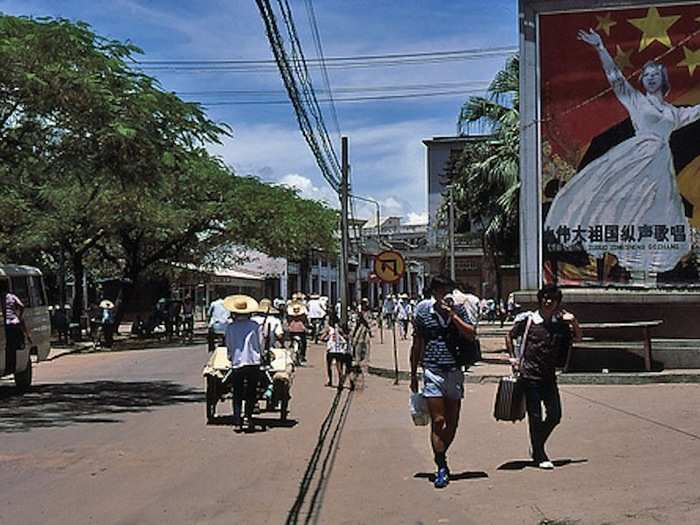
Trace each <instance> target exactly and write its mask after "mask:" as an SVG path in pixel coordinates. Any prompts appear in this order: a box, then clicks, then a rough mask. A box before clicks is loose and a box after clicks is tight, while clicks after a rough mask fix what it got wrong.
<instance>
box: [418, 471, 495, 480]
mask: <svg viewBox="0 0 700 525" xmlns="http://www.w3.org/2000/svg"><path fill="white" fill-rule="evenodd" d="M413 477H414V478H415V479H427V480H430V482H431V483H432V482H433V481H435V473H434V472H417V473H416V474H414V475H413ZM488 477H489V475H488V474H487V473H486V472H484V471H482V470H477V471H469V470H467V471H464V472H454V473H453V472H451V473H450V481H460V480H465V479H482V478H488Z"/></svg>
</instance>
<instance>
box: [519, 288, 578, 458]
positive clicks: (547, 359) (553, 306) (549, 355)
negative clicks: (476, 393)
mask: <svg viewBox="0 0 700 525" xmlns="http://www.w3.org/2000/svg"><path fill="white" fill-rule="evenodd" d="M537 302H538V308H537V310H535V311H531V312H524V313H522V314H520V315H519V316H518V317H517V318H516V319H515V323H514V325H513V328H511V330H510V332H509V333H508V334H507V335H506V348H507V349H508V352H509V353H510V355H511V356H512V359H511V362H512V364H513V368H514V370H517V371H519V374H520V377H519V379H518V383H519V384H520V385H522V388H523V392H524V394H525V406H526V408H527V417H528V425H529V430H530V446H531V449H530V454H531V457H532V460H533V461H534V463H535V464H536V465H538V466H539V467H540V468H541V469H546V470H550V469H553V468H554V464H553V463H552V462H551V461H550V459H549V457H548V456H547V452H546V451H545V444H546V443H547V439H549V436H550V435H551V434H552V431H553V430H554V428H555V427H556V426H557V425H558V424H559V422H560V421H561V398H560V396H559V388H558V387H557V376H556V373H555V372H556V368H557V367H558V366H562V365H563V363H564V362H565V360H566V355H567V352H568V351H569V347H570V346H571V343H572V341H578V340H580V339H581V327H580V326H579V323H578V321H577V320H576V317H575V316H574V315H573V314H571V313H569V312H567V311H566V310H564V309H563V308H562V307H561V302H562V293H561V290H560V289H559V288H558V287H557V286H555V285H551V284H550V285H546V286H544V287H542V288H541V289H540V290H539V292H537ZM516 338H521V344H520V349H519V352H518V354H519V355H516V351H515V345H514V340H515V339H516ZM542 405H544V409H545V411H546V417H543V415H542Z"/></svg>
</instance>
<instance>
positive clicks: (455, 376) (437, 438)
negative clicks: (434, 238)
mask: <svg viewBox="0 0 700 525" xmlns="http://www.w3.org/2000/svg"><path fill="white" fill-rule="evenodd" d="M454 288H455V286H454V283H453V282H452V280H451V279H449V278H447V277H444V276H437V277H434V278H433V279H432V281H431V283H430V293H431V295H432V297H431V298H430V299H426V300H424V301H421V302H420V303H418V305H417V306H416V310H415V314H414V327H415V331H414V335H413V346H412V347H411V391H413V392H417V391H418V376H417V372H418V365H419V364H420V365H421V366H422V368H423V383H424V384H423V396H424V397H425V398H426V399H427V401H428V408H429V410H430V418H431V421H432V425H431V437H430V441H431V444H432V447H433V453H434V454H435V464H436V465H437V473H436V474H435V482H434V483H435V488H443V487H445V486H447V484H448V483H449V469H448V467H447V457H446V454H447V449H448V448H449V447H450V444H451V443H452V441H453V440H454V437H455V434H456V432H457V424H458V421H459V410H460V408H461V404H462V397H463V396H464V373H463V372H462V370H461V367H459V366H458V364H457V360H456V357H455V355H454V349H453V348H450V347H449V346H448V339H449V337H448V332H449V331H450V330H456V332H457V334H458V335H459V336H461V337H464V338H468V337H473V336H474V335H475V329H474V325H475V320H474V319H471V318H470V316H469V314H468V313H467V310H466V309H465V308H464V306H462V305H455V304H454V301H453V300H452V299H451V297H450V296H449V295H448V294H449V293H450V291H452V290H453V289H454Z"/></svg>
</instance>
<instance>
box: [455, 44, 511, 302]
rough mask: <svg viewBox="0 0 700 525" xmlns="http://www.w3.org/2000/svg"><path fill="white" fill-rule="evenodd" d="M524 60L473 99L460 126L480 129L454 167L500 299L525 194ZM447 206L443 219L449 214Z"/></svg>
mask: <svg viewBox="0 0 700 525" xmlns="http://www.w3.org/2000/svg"><path fill="white" fill-rule="evenodd" d="M518 70H519V61H518V57H517V56H514V57H512V58H511V59H509V60H508V62H507V63H506V65H505V68H504V69H503V70H501V71H499V72H498V73H497V74H496V76H495V78H494V79H493V81H492V82H491V84H490V86H489V89H488V94H487V96H486V97H470V98H469V100H467V102H466V103H465V104H464V105H463V106H462V109H461V111H460V114H459V118H458V127H459V129H460V130H461V132H462V133H466V132H470V131H478V132H480V135H477V136H474V140H472V141H470V142H469V143H468V144H467V146H466V147H465V148H464V151H463V152H462V155H461V156H460V157H459V158H457V159H455V160H454V161H453V163H452V165H451V166H449V167H448V171H449V178H450V183H451V185H452V187H453V191H454V195H455V204H456V208H457V210H458V211H459V212H461V213H462V214H463V215H464V216H466V217H468V218H469V220H471V221H473V222H475V223H476V225H477V227H478V228H479V230H480V231H481V232H482V246H483V248H484V253H485V255H486V258H487V261H488V263H489V264H488V266H489V267H491V268H493V270H494V271H495V274H496V275H495V281H496V287H497V291H496V294H497V295H498V296H500V262H501V261H502V260H503V259H508V260H513V259H515V257H516V252H517V247H518V207H519V194H520V173H519V170H520V130H519V122H520V114H519V110H518V104H519V83H518ZM444 208H446V203H445V204H444V205H443V210H442V215H443V216H444V215H446V210H445V209H444Z"/></svg>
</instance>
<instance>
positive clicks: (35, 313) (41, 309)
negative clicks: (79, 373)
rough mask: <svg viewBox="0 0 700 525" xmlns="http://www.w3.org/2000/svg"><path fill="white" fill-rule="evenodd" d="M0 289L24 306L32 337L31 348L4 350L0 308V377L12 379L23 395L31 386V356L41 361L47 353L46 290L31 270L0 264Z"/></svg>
mask: <svg viewBox="0 0 700 525" xmlns="http://www.w3.org/2000/svg"><path fill="white" fill-rule="evenodd" d="M0 281H2V285H3V286H0V289H9V291H10V292H11V293H13V294H15V295H16V296H17V297H19V299H20V300H21V301H22V302H23V303H24V306H25V309H24V315H23V318H24V323H25V324H26V326H27V330H28V331H29V334H30V335H31V336H32V342H31V344H30V343H29V342H26V344H25V347H24V348H23V349H20V350H18V351H16V350H15V349H12V348H8V347H7V339H6V337H5V312H4V311H2V308H0V320H2V329H0V375H1V376H2V377H4V376H7V375H14V377H15V384H16V385H17V388H18V389H20V390H23V391H26V390H28V389H29V387H30V386H31V384H32V360H31V357H30V356H31V355H36V358H37V361H43V360H44V359H46V358H47V357H48V355H49V350H50V349H51V320H50V318H49V309H48V303H47V301H46V290H45V288H44V279H43V277H42V276H41V272H40V271H39V270H38V269H37V268H34V267H32V266H19V265H14V264H0Z"/></svg>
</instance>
